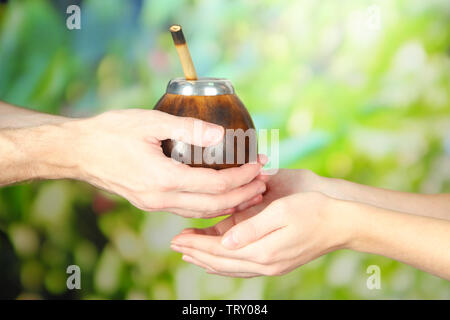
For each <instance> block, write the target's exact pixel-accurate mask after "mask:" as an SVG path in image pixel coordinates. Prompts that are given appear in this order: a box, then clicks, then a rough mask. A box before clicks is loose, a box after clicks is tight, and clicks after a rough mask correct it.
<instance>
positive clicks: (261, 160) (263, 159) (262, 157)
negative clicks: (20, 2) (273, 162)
mask: <svg viewBox="0 0 450 320" xmlns="http://www.w3.org/2000/svg"><path fill="white" fill-rule="evenodd" d="M268 161H269V158H268V157H267V156H266V155H265V154H260V155H259V163H261V164H262V166H263V167H264V165H265V164H266V163H267V162H268Z"/></svg>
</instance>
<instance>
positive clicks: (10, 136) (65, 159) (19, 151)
mask: <svg viewBox="0 0 450 320" xmlns="http://www.w3.org/2000/svg"><path fill="white" fill-rule="evenodd" d="M0 104H1V105H0V186H4V185H8V184H12V183H16V182H20V181H25V180H31V179H60V178H70V177H72V175H73V172H74V170H73V168H74V167H75V166H76V163H74V161H73V160H72V158H71V156H70V152H71V150H72V151H73V147H72V146H71V143H72V142H73V139H72V134H71V133H70V130H68V129H67V127H66V124H67V123H68V122H70V121H71V120H70V119H68V118H64V117H59V116H52V115H48V114H43V113H38V112H34V111H28V110H26V109H21V108H17V107H13V106H9V105H6V104H4V103H1V102H0Z"/></svg>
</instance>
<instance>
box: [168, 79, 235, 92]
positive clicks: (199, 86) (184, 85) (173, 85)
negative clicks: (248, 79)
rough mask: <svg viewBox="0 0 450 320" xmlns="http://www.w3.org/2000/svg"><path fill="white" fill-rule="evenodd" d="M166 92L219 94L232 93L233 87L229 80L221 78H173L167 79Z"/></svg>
mask: <svg viewBox="0 0 450 320" xmlns="http://www.w3.org/2000/svg"><path fill="white" fill-rule="evenodd" d="M166 92H167V93H171V94H177V95H183V96H219V95H224V94H234V88H233V85H232V84H231V81H230V80H227V79H222V78H210V77H202V78H199V79H197V80H186V79H185V78H175V79H172V80H170V81H169V84H168V85H167V90H166Z"/></svg>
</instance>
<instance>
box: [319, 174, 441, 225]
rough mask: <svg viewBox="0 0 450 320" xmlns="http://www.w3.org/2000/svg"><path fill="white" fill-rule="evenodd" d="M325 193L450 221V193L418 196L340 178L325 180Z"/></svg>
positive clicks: (417, 194) (343, 198)
mask: <svg viewBox="0 0 450 320" xmlns="http://www.w3.org/2000/svg"><path fill="white" fill-rule="evenodd" d="M323 181H324V184H325V190H327V191H326V192H325V193H326V194H328V195H329V196H332V197H336V198H338V199H342V200H350V201H357V202H362V203H366V204H370V205H372V206H376V207H380V208H385V209H390V210H393V211H399V212H404V213H411V214H415V215H422V216H426V217H435V218H440V219H448V220H450V194H419V193H409V192H400V191H394V190H387V189H382V188H376V187H371V186H366V185H362V184H357V183H354V182H350V181H345V180H340V179H329V178H323Z"/></svg>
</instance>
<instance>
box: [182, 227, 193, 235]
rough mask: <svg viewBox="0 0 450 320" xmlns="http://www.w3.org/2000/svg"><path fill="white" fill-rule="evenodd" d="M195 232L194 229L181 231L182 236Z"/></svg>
mask: <svg viewBox="0 0 450 320" xmlns="http://www.w3.org/2000/svg"><path fill="white" fill-rule="evenodd" d="M193 231H194V228H187V229H184V230H183V231H181V232H180V234H186V233H191V232H193Z"/></svg>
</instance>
